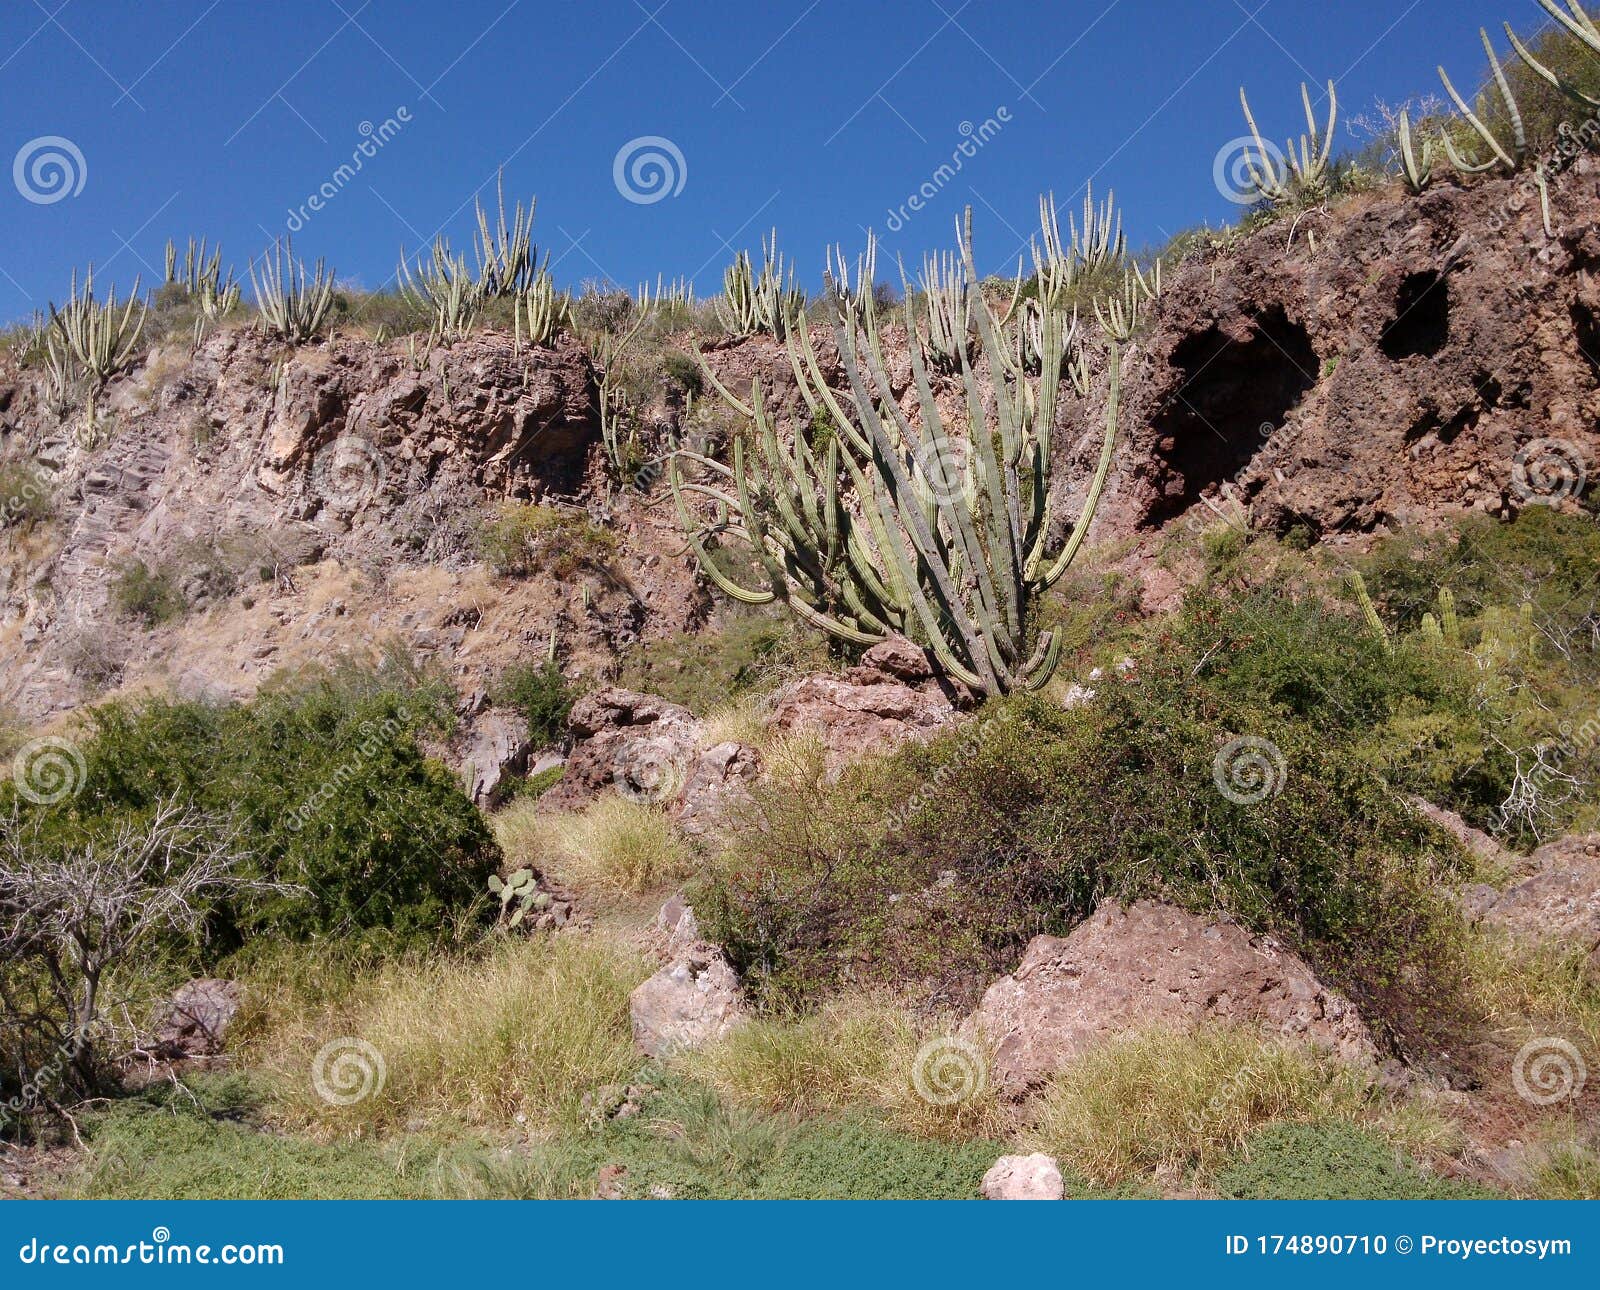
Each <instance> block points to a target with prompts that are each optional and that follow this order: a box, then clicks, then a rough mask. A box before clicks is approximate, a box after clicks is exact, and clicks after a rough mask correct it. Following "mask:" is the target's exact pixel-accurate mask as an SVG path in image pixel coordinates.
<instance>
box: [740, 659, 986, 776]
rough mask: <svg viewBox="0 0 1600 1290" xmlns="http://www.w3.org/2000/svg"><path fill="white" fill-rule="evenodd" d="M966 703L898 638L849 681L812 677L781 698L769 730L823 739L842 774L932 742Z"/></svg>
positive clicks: (776, 697)
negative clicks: (906, 746)
mask: <svg viewBox="0 0 1600 1290" xmlns="http://www.w3.org/2000/svg"><path fill="white" fill-rule="evenodd" d="M959 697H961V696H959V695H957V694H955V693H954V692H953V691H951V690H950V689H949V688H948V687H945V686H941V684H940V683H939V682H938V681H937V680H936V679H935V676H934V671H933V667H932V665H931V664H930V663H929V661H928V658H927V656H926V655H925V654H924V653H923V652H922V651H921V650H920V649H918V648H917V647H916V646H915V645H913V644H912V643H911V642H910V641H907V640H905V639H904V638H901V637H894V638H891V639H889V640H886V641H884V642H882V643H881V644H878V645H874V646H873V647H872V648H871V649H869V650H868V651H867V652H866V653H865V654H864V655H863V656H862V659H861V663H860V664H859V665H858V666H856V667H853V668H851V669H850V670H849V671H848V672H845V673H844V674H842V675H838V676H833V675H822V676H808V677H804V678H802V679H801V680H798V681H793V682H791V683H790V684H788V685H786V686H784V687H783V688H782V689H781V690H779V691H778V693H777V694H776V695H774V696H773V700H772V712H771V717H770V719H769V724H770V725H771V726H772V728H773V729H775V730H779V731H782V732H784V733H799V732H805V733H808V734H812V735H815V736H817V737H818V738H819V739H821V741H822V744H823V746H824V748H825V749H826V751H827V756H828V763H829V765H830V766H831V767H833V768H835V769H837V768H838V767H840V766H843V765H844V764H845V763H846V762H848V761H851V760H853V759H854V758H857V757H861V756H865V755H868V754H872V753H884V752H889V751H892V750H893V749H894V748H896V747H898V746H899V745H900V744H903V743H905V742H907V741H908V740H913V739H915V740H927V739H931V738H932V737H933V736H934V735H936V734H938V733H939V731H940V730H942V729H943V728H944V727H945V726H947V725H949V724H950V722H952V721H953V720H955V718H956V700H957V699H958V698H959Z"/></svg>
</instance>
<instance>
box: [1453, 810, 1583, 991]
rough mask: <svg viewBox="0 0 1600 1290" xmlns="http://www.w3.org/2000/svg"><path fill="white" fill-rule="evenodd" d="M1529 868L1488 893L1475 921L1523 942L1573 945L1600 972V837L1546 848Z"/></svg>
mask: <svg viewBox="0 0 1600 1290" xmlns="http://www.w3.org/2000/svg"><path fill="white" fill-rule="evenodd" d="M1529 865H1530V867H1531V868H1532V869H1533V870H1534V872H1533V873H1532V875H1531V876H1530V877H1527V878H1524V879H1522V881H1520V882H1517V883H1513V884H1512V885H1511V886H1510V887H1507V888H1506V889H1505V891H1503V892H1498V893H1495V892H1489V893H1486V897H1487V898H1486V899H1484V900H1482V901H1481V902H1479V903H1478V905H1477V908H1476V911H1475V912H1476V914H1477V917H1478V918H1479V919H1480V920H1481V921H1483V922H1485V923H1487V924H1489V925H1490V926H1492V927H1499V928H1503V929H1504V930H1506V931H1508V932H1510V933H1511V934H1512V935H1514V936H1516V937H1519V938H1520V939H1523V940H1526V941H1530V942H1537V941H1545V940H1550V941H1557V942H1561V943H1563V944H1567V945H1574V946H1577V947H1579V948H1581V949H1583V950H1586V951H1587V952H1588V954H1589V959H1590V961H1591V962H1592V963H1593V964H1594V965H1595V966H1596V967H1600V834H1595V833H1590V834H1584V835H1580V836H1575V837H1569V838H1562V839H1561V840H1559V841H1557V842H1551V843H1548V844H1547V845H1545V846H1542V847H1540V848H1539V849H1538V850H1537V851H1535V852H1534V853H1533V855H1532V856H1531V857H1530V859H1529Z"/></svg>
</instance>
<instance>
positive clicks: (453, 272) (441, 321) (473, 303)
mask: <svg viewBox="0 0 1600 1290" xmlns="http://www.w3.org/2000/svg"><path fill="white" fill-rule="evenodd" d="M397 277H398V279H399V283H400V294H401V295H402V296H404V297H405V298H406V299H407V300H409V301H411V303H412V304H414V305H416V306H417V307H418V308H421V309H429V310H432V312H433V326H432V328H431V329H430V334H431V335H432V336H435V337H438V338H440V339H443V340H460V339H461V338H462V337H463V336H465V335H466V334H467V333H468V332H470V331H471V330H472V327H473V324H474V323H476V322H477V320H478V311H479V310H480V308H481V307H482V304H483V293H482V292H481V291H480V290H479V289H478V285H477V284H476V283H475V282H474V281H473V279H472V273H471V270H469V269H468V268H467V257H466V256H464V255H455V256H452V255H451V254H450V247H449V244H448V243H446V242H445V241H444V239H442V238H441V239H439V240H438V241H436V242H435V243H434V244H433V259H432V263H431V264H424V263H423V261H422V260H421V259H420V258H419V259H418V260H417V266H416V270H415V272H413V271H412V268H411V266H410V265H409V264H408V263H407V262H406V258H405V256H404V255H402V256H401V257H400V268H399V272H398V274H397Z"/></svg>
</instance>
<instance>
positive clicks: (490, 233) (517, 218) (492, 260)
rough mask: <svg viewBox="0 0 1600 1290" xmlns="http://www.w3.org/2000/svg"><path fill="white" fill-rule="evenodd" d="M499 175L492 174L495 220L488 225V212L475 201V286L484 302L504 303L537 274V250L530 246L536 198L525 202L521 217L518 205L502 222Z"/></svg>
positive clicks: (502, 193)
mask: <svg viewBox="0 0 1600 1290" xmlns="http://www.w3.org/2000/svg"><path fill="white" fill-rule="evenodd" d="M503 179H504V176H503V173H496V175H495V196H496V209H497V212H498V213H497V218H496V220H495V223H494V226H493V227H491V226H490V224H489V216H488V213H487V212H486V211H485V210H484V209H483V204H482V203H481V202H479V201H477V200H476V199H474V201H473V209H474V211H475V212H476V214H477V217H478V237H477V241H476V243H475V244H474V245H475V249H476V251H477V259H478V277H477V280H476V286H477V288H478V291H479V292H480V294H481V295H482V296H483V297H484V298H485V299H492V300H504V299H509V298H511V297H514V296H517V295H519V294H520V293H521V292H522V291H523V290H524V289H526V288H527V287H528V286H530V285H532V283H533V279H534V278H535V277H536V276H537V275H538V273H539V272H540V269H541V266H540V264H539V252H538V248H537V247H535V246H534V244H533V211H534V207H535V206H537V205H538V199H537V198H533V199H530V200H529V202H528V209H527V212H526V214H524V212H523V209H522V203H521V202H518V203H517V206H516V210H515V211H514V212H513V214H512V217H511V222H510V223H509V224H508V223H507V222H506V191H505V184H504V182H503Z"/></svg>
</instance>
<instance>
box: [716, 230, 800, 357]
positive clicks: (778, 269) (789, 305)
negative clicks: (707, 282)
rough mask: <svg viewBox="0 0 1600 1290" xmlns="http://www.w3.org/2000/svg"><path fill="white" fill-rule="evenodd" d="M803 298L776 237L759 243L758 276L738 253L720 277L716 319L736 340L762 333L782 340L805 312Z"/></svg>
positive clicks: (746, 254)
mask: <svg viewBox="0 0 1600 1290" xmlns="http://www.w3.org/2000/svg"><path fill="white" fill-rule="evenodd" d="M805 303H806V295H805V292H804V291H802V290H801V289H800V288H799V287H797V286H795V283H794V267H793V266H792V265H790V264H788V263H787V262H786V261H785V259H784V256H783V253H782V252H780V251H779V250H778V234H777V230H776V229H774V230H773V232H772V235H771V237H770V238H762V239H761V273H760V274H759V275H757V274H756V272H755V269H754V268H753V266H752V265H751V262H750V255H749V252H747V251H740V252H739V254H738V255H737V256H735V257H734V261H733V263H732V264H730V265H729V266H728V268H727V271H726V272H724V273H723V275H722V295H721V297H720V298H719V299H718V300H717V302H716V309H717V316H718V317H719V318H720V319H721V320H722V324H723V326H725V327H726V328H727V329H728V330H729V331H731V332H732V333H733V334H734V335H735V336H754V335H755V334H756V333H757V332H765V333H766V334H767V335H769V336H776V337H777V338H778V339H779V340H782V339H783V337H784V335H785V333H786V332H787V331H788V327H789V322H790V319H792V318H793V317H795V316H797V315H799V314H800V312H801V311H802V310H803V309H804V308H805Z"/></svg>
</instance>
